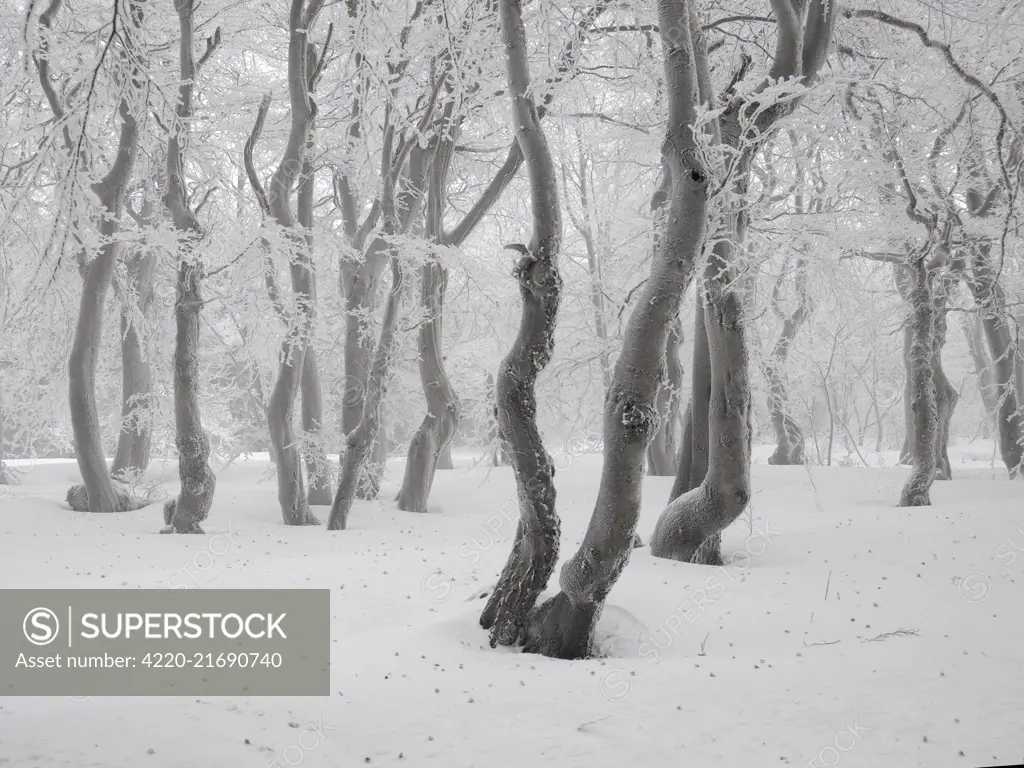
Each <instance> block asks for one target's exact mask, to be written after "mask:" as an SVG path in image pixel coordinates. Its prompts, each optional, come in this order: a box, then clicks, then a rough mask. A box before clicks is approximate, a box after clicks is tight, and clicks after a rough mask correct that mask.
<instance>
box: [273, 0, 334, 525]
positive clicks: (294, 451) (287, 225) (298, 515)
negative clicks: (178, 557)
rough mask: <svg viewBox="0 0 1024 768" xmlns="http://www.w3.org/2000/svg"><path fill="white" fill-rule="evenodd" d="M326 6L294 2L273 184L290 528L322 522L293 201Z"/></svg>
mask: <svg viewBox="0 0 1024 768" xmlns="http://www.w3.org/2000/svg"><path fill="white" fill-rule="evenodd" d="M322 7H323V0H292V3H291V9H290V11H289V15H288V31H289V38H288V94H289V102H290V106H291V130H290V131H289V134H288V141H287V144H286V146H285V151H284V155H283V157H282V158H281V163H280V165H279V166H278V167H277V170H276V171H275V172H274V175H273V177H272V179H271V181H270V194H269V204H270V212H271V214H272V215H273V217H274V221H275V222H276V223H277V225H278V226H279V227H281V229H282V231H283V233H284V234H285V237H286V238H287V242H288V249H289V259H288V261H289V274H290V277H291V286H292V293H293V294H294V298H295V301H294V310H293V311H292V312H291V313H289V316H288V320H289V327H288V331H287V333H286V335H285V338H284V340H283V341H282V343H281V367H280V370H279V371H278V376H277V382H276V383H275V385H274V390H273V392H272V393H271V395H270V404H269V420H270V437H271V441H272V442H273V444H274V455H275V457H276V459H277V483H278V491H277V495H278V501H279V502H280V504H281V514H282V516H283V517H284V522H285V524H286V525H318V524H319V520H317V518H316V517H315V516H314V515H313V513H312V512H311V511H310V509H309V499H308V497H307V495H306V483H305V478H304V477H303V473H302V465H301V461H300V457H299V446H298V442H297V440H296V437H295V430H294V426H293V418H294V407H295V397H296V394H297V393H298V391H299V386H300V379H301V377H302V371H303V368H304V365H305V363H304V359H305V355H306V350H307V348H308V346H309V343H310V338H311V335H312V327H313V300H314V294H315V288H314V285H313V282H314V275H313V270H312V266H311V254H310V251H309V244H308V242H307V241H306V239H305V237H304V236H303V233H302V232H301V223H300V222H299V221H297V220H296V217H295V213H294V212H293V208H292V202H291V197H292V190H293V189H294V187H295V183H296V180H297V178H298V177H299V176H300V175H301V173H302V171H303V170H304V169H305V170H309V165H307V164H306V163H307V158H308V157H309V155H310V153H311V152H312V149H313V148H312V141H313V135H312V126H313V121H314V119H315V117H316V105H315V104H314V102H313V98H312V94H311V92H310V85H311V83H313V82H315V73H316V71H317V66H316V65H315V57H314V56H312V55H311V53H310V52H311V46H312V43H311V42H310V41H309V34H310V30H311V28H312V25H313V23H314V21H315V20H316V17H317V15H318V14H319V13H320V9H321V8H322ZM311 63H312V64H313V70H312V71H310V66H311Z"/></svg>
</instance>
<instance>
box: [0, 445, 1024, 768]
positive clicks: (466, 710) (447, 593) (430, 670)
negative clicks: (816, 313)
mask: <svg viewBox="0 0 1024 768" xmlns="http://www.w3.org/2000/svg"><path fill="white" fill-rule="evenodd" d="M770 451H771V449H770V447H760V448H758V451H757V452H756V454H755V455H756V457H757V458H758V459H759V461H761V462H763V461H764V459H765V457H766V456H767V455H768V454H769V453H770ZM762 454H763V455H762ZM951 454H952V455H951V458H952V461H953V467H954V473H955V479H954V480H953V481H952V482H937V483H936V484H935V485H934V487H933V490H932V502H933V506H932V507H930V508H915V509H899V508H897V507H896V506H895V503H896V500H897V499H898V497H899V489H900V487H901V484H902V482H903V480H904V479H905V477H906V475H907V470H906V468H895V467H885V468H870V469H868V468H864V467H838V466H837V467H818V466H814V467H808V468H804V467H768V466H765V465H763V463H761V464H757V465H755V467H754V473H753V479H754V496H753V504H752V512H751V516H750V518H749V519H748V518H747V517H746V516H745V517H744V518H743V519H741V520H740V521H739V522H737V524H735V525H734V526H733V527H732V528H730V529H729V530H728V531H727V532H726V534H725V537H724V546H723V555H724V556H725V557H726V559H727V561H729V560H730V558H731V564H730V565H727V566H726V567H724V568H707V567H699V566H692V565H685V564H681V563H674V562H668V561H663V560H655V559H653V558H651V556H650V553H649V551H648V550H647V549H646V548H643V549H638V550H636V551H635V552H634V553H633V556H632V560H631V562H630V564H629V566H628V567H627V568H626V570H625V572H624V574H623V576H622V579H621V580H620V582H619V583H618V584H617V585H616V587H615V589H614V590H613V592H612V594H611V596H610V600H609V604H608V607H607V609H606V610H605V613H604V616H603V617H602V620H601V623H600V626H599V631H598V635H599V637H598V641H599V646H600V647H601V648H602V650H603V652H604V653H605V654H607V656H606V658H602V659H594V660H588V661H579V662H564V661H555V660H550V659H546V658H541V657H536V656H530V655H523V654H520V653H518V652H516V651H510V650H508V649H499V650H492V649H490V648H489V647H487V637H486V633H485V632H484V631H483V630H481V629H480V628H479V626H478V624H477V617H478V615H479V612H480V610H481V608H482V607H483V602H482V601H481V600H480V599H478V596H479V594H480V593H481V592H482V591H483V590H485V589H486V588H487V587H488V586H489V585H490V584H491V583H493V581H494V580H495V578H496V577H497V573H498V571H499V569H500V567H501V565H502V564H503V563H504V560H505V557H506V556H507V554H508V550H509V546H510V541H511V537H512V536H513V534H514V532H515V514H516V510H515V494H514V485H513V481H512V476H511V471H510V470H509V469H508V468H498V469H492V470H488V469H487V468H485V467H482V466H480V465H477V466H475V467H472V468H470V466H469V465H470V464H471V463H472V462H471V460H470V458H468V457H461V460H460V457H456V463H457V464H458V465H459V468H458V469H456V470H454V471H439V472H438V473H437V479H436V481H435V486H434V490H433V493H432V497H431V500H432V503H431V509H430V512H429V513H428V514H425V515H416V514H411V513H403V512H399V511H397V510H396V508H395V506H394V503H393V502H392V501H391V499H392V498H393V497H394V495H395V493H396V492H397V490H398V487H399V484H400V481H401V470H402V462H394V463H393V464H392V465H391V466H389V470H388V475H387V477H386V480H385V484H384V488H383V492H382V494H381V498H382V499H385V500H386V501H379V502H356V505H355V507H354V509H353V513H352V516H351V518H350V524H351V529H350V530H347V531H340V532H332V533H327V532H326V531H324V530H323V529H315V528H314V529H308V528H295V529H292V528H286V527H285V526H284V525H283V523H282V522H281V516H280V512H279V510H278V509H277V506H276V494H275V485H274V480H273V478H272V477H270V476H269V474H268V467H267V461H266V458H265V457H255V458H252V459H250V460H248V461H239V462H237V463H235V464H234V465H232V466H231V467H229V468H228V469H226V470H224V471H222V472H221V473H220V478H219V482H218V487H217V497H216V501H215V504H214V509H213V513H212V515H211V517H210V520H209V521H208V524H207V526H206V528H207V535H206V536H160V535H158V534H157V531H158V530H159V528H160V526H161V522H162V521H161V519H160V507H159V506H158V505H156V504H154V505H153V506H150V507H148V508H146V509H143V510H139V511H136V512H129V513H123V514H118V515H89V514H78V513H73V512H71V511H69V510H67V509H66V508H64V502H63V497H64V493H65V492H66V490H67V487H68V485H70V484H71V483H72V482H76V481H77V480H76V478H77V468H76V467H75V465H74V463H73V462H60V461H56V462H39V463H36V464H35V465H34V466H32V467H31V468H30V471H28V472H27V473H26V474H25V475H24V476H23V477H22V478H21V483H20V484H19V485H18V486H15V487H14V488H13V489H12V491H11V493H10V494H8V495H6V497H3V498H0V564H2V565H0V587H3V588H25V587H32V588H48V587H49V588H62V587H63V588H68V587H71V588H85V587H109V588H120V587H124V588H153V587H169V586H176V585H181V584H187V585H188V586H192V587H197V588H213V587H219V588H226V587H227V588H230V587H239V588H242V587H245V588H252V587H329V588H330V589H331V590H332V595H331V601H332V602H331V610H332V613H333V618H332V647H333V652H332V671H331V687H332V690H333V691H334V693H333V695H332V696H331V697H330V698H270V697H266V698H249V699H245V698H210V697H203V698H201V699H195V698H185V697H182V698H171V697H150V698H132V699H126V698H92V699H88V700H84V701H78V700H73V699H70V698H31V697H24V698H10V697H8V698H5V699H0V766H4V767H5V768H6V766H10V767H11V768H48V767H49V766H65V765H67V766H75V767H76V768H87V767H89V766H96V767H97V768H139V766H145V767H146V768H190V767H191V766H203V768H222V767H223V768H249V767H250V766H251V767H252V768H264V766H287V765H299V764H301V765H302V766H303V768H321V767H324V768H327V767H328V766H330V767H332V768H333V767H339V766H355V765H366V764H369V765H376V766H401V765H408V766H414V767H415V768H420V767H421V766H423V767H428V766H438V767H439V768H441V767H443V768H462V767H466V768H468V767H470V766H480V767H483V766H537V765H558V766H588V768H589V767H592V766H618V765H651V766H661V765H675V764H679V765H690V766H708V765H720V766H728V767H730V768H731V767H732V766H740V765H751V766H767V765H779V764H788V765H795V766H807V765H816V766H821V765H824V766H831V765H836V764H837V763H840V764H841V765H842V766H843V768H847V767H848V766H872V768H885V767H886V766H893V767H895V766H915V765H917V766H929V768H941V766H978V765H991V764H996V763H1014V762H1021V761H1024V729H1022V728H1021V722H1022V720H1024V717H1022V715H1024V687H1022V685H1021V683H1022V681H1024V658H1022V655H1021V653H1020V638H1021V635H1022V630H1024V618H1022V615H1024V614H1022V612H1021V610H1020V607H1021V604H1022V598H1024V590H1022V583H1024V579H1022V577H1024V558H1021V557H1019V556H1018V553H1019V552H1024V503H1022V499H1024V485H1021V484H1020V483H1019V482H1011V481H1009V480H1007V479H1006V478H1005V477H1004V473H1003V472H1002V470H1001V468H1000V467H998V466H997V467H995V468H991V467H990V458H991V445H990V444H987V445H982V446H981V447H979V444H978V443H976V444H975V445H974V446H963V447H957V448H955V449H954V450H953V451H951ZM866 458H867V459H868V461H869V463H872V462H873V461H875V460H887V461H889V463H892V462H891V458H892V457H891V456H889V457H874V458H872V457H870V456H866ZM565 459H566V457H561V458H560V459H559V465H558V473H557V476H556V483H557V487H558V501H557V504H558V511H559V514H560V515H561V517H562V519H563V537H562V555H563V558H565V557H568V556H570V555H571V554H572V553H573V552H574V550H575V547H576V545H577V544H578V542H579V540H580V539H581V537H582V534H583V530H584V528H585V526H586V524H587V521H588V518H589V515H590V512H591V509H592V505H593V502H594V498H595V495H596V492H597V488H596V480H597V477H598V474H599V471H600V457H599V456H594V455H586V456H580V457H576V458H575V459H573V460H572V461H566V460H565ZM858 463H859V461H858ZM149 476H150V477H151V478H154V479H161V478H163V479H166V478H172V477H173V476H174V467H173V465H170V464H164V465H156V466H154V467H153V468H152V469H151V470H150V473H149ZM671 482H672V478H668V477H666V478H647V479H646V480H645V485H644V506H643V513H642V516H641V521H640V528H639V532H640V534H641V536H642V537H643V539H644V541H645V542H646V541H647V540H648V538H649V535H650V532H651V530H652V529H653V527H654V523H655V520H656V519H657V515H658V513H659V512H660V510H661V507H662V506H663V503H664V501H665V497H666V496H667V494H668V491H669V487H670V485H671ZM166 488H167V491H168V492H169V493H170V492H173V491H174V487H173V484H172V483H168V484H167V485H166ZM320 516H321V518H322V519H323V518H325V517H326V515H325V514H321V515H320ZM554 586H555V585H554V584H552V587H554ZM898 630H909V632H907V633H904V634H897V635H889V636H887V637H882V638H879V639H876V640H871V638H876V637H878V636H879V635H883V634H885V633H894V632H897V631H898Z"/></svg>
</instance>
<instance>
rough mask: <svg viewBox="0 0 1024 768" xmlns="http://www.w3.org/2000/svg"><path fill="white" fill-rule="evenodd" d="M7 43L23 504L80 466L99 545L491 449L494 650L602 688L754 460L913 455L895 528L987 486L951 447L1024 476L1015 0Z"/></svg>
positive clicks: (228, 3) (17, 442)
mask: <svg viewBox="0 0 1024 768" xmlns="http://www.w3.org/2000/svg"><path fill="white" fill-rule="evenodd" d="M848 1H849V0H848ZM0 18H2V24H0V50H2V51H3V53H2V58H0V291H2V299H0V483H3V484H5V485H6V484H10V485H11V486H16V485H17V484H18V483H19V482H20V481H21V479H22V478H21V476H22V474H24V473H25V472H26V467H29V466H30V465H31V464H32V463H33V462H35V461H39V460H43V459H59V458H64V459H72V458H73V459H74V460H75V462H77V470H78V474H79V477H80V481H79V482H76V483H75V484H74V485H73V486H72V487H70V488H69V489H67V492H66V503H67V505H68V506H69V507H70V509H71V510H73V511H75V512H78V513H83V514H84V513H92V514H95V515H102V514H109V513H118V512H128V511H131V510H140V509H142V508H145V507H148V506H149V505H154V506H153V509H152V512H151V516H152V519H153V529H154V531H156V530H158V529H159V530H161V532H164V533H168V534H200V533H202V532H203V526H204V525H205V524H207V521H208V520H211V521H212V518H211V515H210V512H211V508H212V507H213V505H214V502H215V499H216V496H217V493H218V485H217V478H218V474H219V473H221V472H222V471H223V470H224V469H225V468H226V467H229V466H231V465H232V464H234V463H240V462H245V461H247V460H248V458H249V457H250V456H252V455H255V454H267V455H269V460H270V461H269V466H270V470H271V471H272V472H273V473H274V474H273V476H274V478H275V479H274V483H273V485H274V487H276V493H277V495H276V507H277V508H279V511H280V515H281V518H280V519H281V520H282V521H283V524H284V525H286V526H322V527H324V528H326V530H328V531H339V532H341V533H338V534H336V535H338V536H344V535H345V533H344V531H345V529H346V528H348V527H349V523H350V518H351V517H352V515H354V514H360V513H359V511H358V510H360V509H362V508H361V507H359V503H360V502H361V501H365V500H380V501H381V502H382V503H387V504H393V505H394V506H396V507H397V509H398V510H400V511H402V512H405V513H409V514H411V515H415V514H424V513H428V512H429V513H431V514H432V513H433V512H432V510H430V509H428V504H429V503H430V500H431V490H432V487H433V485H434V481H435V479H436V478H437V477H438V476H439V475H441V474H443V473H446V472H458V471H459V470H458V469H455V468H454V466H455V463H454V462H453V454H455V455H456V456H460V455H472V456H473V457H474V458H473V459H472V461H473V462H474V463H475V464H476V463H479V464H481V465H490V466H492V467H494V471H496V472H497V471H500V468H501V467H506V468H510V471H511V473H512V475H513V477H514V479H515V484H516V489H517V491H516V501H517V506H518V527H517V528H516V532H515V536H514V537H513V540H512V542H511V551H510V552H509V555H508V560H507V563H506V565H505V567H504V569H503V570H502V572H501V573H500V576H499V577H498V579H497V583H496V584H495V585H494V587H493V589H492V590H490V592H489V594H488V597H487V599H486V602H485V603H484V604H483V605H482V609H481V611H480V618H479V621H480V624H481V626H482V627H483V628H484V629H485V630H487V631H488V632H489V642H490V644H491V646H492V647H493V646H498V645H501V646H522V648H523V649H524V650H525V651H527V652H534V653H538V654H543V655H546V656H551V657H556V658H564V659H582V658H588V657H589V656H591V655H592V653H593V650H594V632H595V627H596V624H597V622H598V620H599V618H600V616H601V613H602V610H603V608H604V605H605V601H606V598H607V596H608V594H609V592H610V591H611V590H612V587H613V586H614V585H615V584H616V582H617V581H618V580H619V578H620V576H621V575H622V573H623V571H624V569H626V567H627V563H628V562H629V560H630V557H631V555H632V553H633V552H634V550H635V549H636V547H639V546H649V547H650V554H651V555H652V556H653V557H655V558H663V559H668V560H675V561H682V562H685V563H693V564H698V565H705V566H715V565H722V563H723V559H722V551H721V536H722V532H723V531H724V530H726V529H727V528H728V527H729V526H730V525H732V524H733V523H734V522H735V521H737V520H738V519H739V518H741V516H742V515H743V514H744V513H745V511H747V509H748V506H749V504H750V501H751V497H752V494H753V493H754V492H755V490H754V489H752V486H751V463H752V451H753V450H754V448H755V447H756V446H762V445H770V446H773V452H772V453H771V456H770V458H769V459H768V464H770V465H771V466H772V468H774V467H777V466H781V465H797V466H805V467H812V466H837V467H838V466H848V467H854V466H863V467H868V466H878V463H877V457H878V456H879V455H880V454H882V453H883V452H885V451H898V452H899V454H900V462H901V463H902V464H904V465H906V467H909V473H908V474H907V476H906V481H905V483H904V484H903V487H902V490H901V491H900V492H899V493H898V494H894V495H893V498H891V504H892V506H893V507H897V506H900V507H928V506H929V505H930V504H931V503H932V502H931V496H932V495H933V494H934V493H935V492H936V490H935V486H936V485H941V484H945V483H953V484H955V483H956V482H957V473H958V469H957V467H956V466H954V464H953V463H952V462H951V461H950V458H949V446H950V445H952V444H954V443H956V442H958V441H959V442H966V441H972V440H976V439H984V440H991V441H992V445H993V446H994V448H993V451H994V453H993V456H992V457H991V461H992V463H993V464H994V465H995V466H996V467H998V468H999V471H1000V472H1001V473H1003V474H1005V476H1007V477H1009V478H1013V479H1014V480H1013V482H1015V483H1017V482H1019V481H1020V476H1021V472H1022V462H1024V407H1022V406H1024V350H1022V346H1021V333H1020V327H1021V323H1022V322H1024V260H1022V249H1024V232H1022V229H1021V227H1022V224H1024V222H1022V217H1021V214H1022V212H1024V206H1022V203H1021V199H1020V194H1021V181H1022V174H1024V2H1022V1H1021V0H1016V1H1015V2H1014V1H1013V0H1008V1H1007V2H1004V0H980V1H979V2H974V3H964V2H959V1H957V2H938V3H934V4H932V3H929V2H927V1H926V0H863V2H860V3H856V2H851V3H850V4H842V5H841V4H839V3H837V2H835V1H834V0H659V1H658V2H649V3H636V2H625V0H565V1H557V2H547V1H545V2H524V1H523V0H409V1H408V2H407V3H394V2H384V1H382V0H333V1H332V2H326V0H288V2H284V1H283V0H282V1H281V2H271V3H266V2H255V1H254V0H102V1H100V0H14V1H13V2H9V3H6V4H5V5H4V7H3V9H2V10H0ZM591 453H593V454H600V455H601V456H602V457H603V463H602V464H601V469H600V473H599V476H598V475H595V476H594V477H592V478H591V482H592V484H593V485H594V486H595V488H596V494H597V495H596V502H595V504H594V507H593V512H592V517H591V518H590V523H589V526H588V527H587V529H586V532H585V535H584V536H583V539H582V541H581V543H580V544H579V547H578V549H576V550H575V552H562V551H561V550H560V545H561V544H562V542H561V536H560V519H559V514H558V506H559V503H560V498H556V492H555V477H556V474H557V473H558V472H559V471H560V470H561V468H562V466H561V464H562V462H564V460H565V459H566V457H570V458H571V457H572V456H576V455H582V454H591ZM168 457H169V458H170V460H171V461H173V462H174V463H175V464H176V472H177V476H178V483H179V485H178V486H177V487H178V490H177V491H176V495H175V496H174V497H172V498H168V499H166V500H165V499H160V498H158V496H157V494H156V493H155V489H154V488H153V487H151V485H150V484H149V481H148V480H147V479H146V472H147V470H148V469H149V468H150V466H151V464H153V463H155V462H157V461H158V460H163V459H165V458H168ZM401 459H404V465H403V466H404V468H403V469H402V475H401V483H400V489H398V491H397V493H395V494H391V495H389V496H388V498H386V499H385V498H383V496H384V490H383V489H382V480H381V478H382V474H383V472H384V470H385V468H386V466H387V465H388V462H389V461H395V460H401ZM780 471H781V470H780ZM649 476H665V477H668V478H673V480H672V486H671V492H670V494H669V496H668V497H667V498H665V499H663V503H664V509H663V511H662V513H661V515H660V518H659V519H658V521H657V524H656V526H655V527H654V529H653V533H651V535H650V537H649V538H648V532H647V531H640V532H638V531H637V521H638V516H639V513H640V507H641V491H642V488H643V480H644V478H645V477H649ZM61 492H62V494H63V490H62V491H61ZM389 493H390V492H389ZM157 504H160V506H156V505H157ZM157 509H161V510H162V526H161V520H160V517H161V515H160V514H159V513H157V512H156V510H157ZM66 514H72V512H67V513H66ZM214 514H216V513H214ZM281 535H282V536H283V535H287V531H286V532H285V533H282V534H281ZM560 555H563V556H565V555H568V559H565V560H564V562H563V563H562V565H561V568H560V569H558V571H557V572H556V565H557V564H558V563H559V561H560V560H559V558H560ZM549 587H551V588H553V589H554V588H556V587H557V591H556V592H555V593H554V594H553V596H550V597H547V596H545V597H544V598H543V599H542V595H543V594H544V593H545V591H546V590H547V589H548V588H549ZM396 655H397V654H396Z"/></svg>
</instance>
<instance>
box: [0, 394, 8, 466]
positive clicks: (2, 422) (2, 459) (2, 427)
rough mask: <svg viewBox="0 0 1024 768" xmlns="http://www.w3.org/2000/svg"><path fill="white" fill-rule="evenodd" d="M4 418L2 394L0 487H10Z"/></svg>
mask: <svg viewBox="0 0 1024 768" xmlns="http://www.w3.org/2000/svg"><path fill="white" fill-rule="evenodd" d="M4 416H5V414H4V407H3V392H0V485H10V484H11V478H10V476H9V475H8V474H7V464H5V463H4Z"/></svg>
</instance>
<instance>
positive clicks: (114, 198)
mask: <svg viewBox="0 0 1024 768" xmlns="http://www.w3.org/2000/svg"><path fill="white" fill-rule="evenodd" d="M127 10H128V13H126V14H122V15H121V18H120V22H121V25H122V27H123V28H122V33H121V35H120V40H121V41H122V44H123V45H125V46H126V47H129V48H132V49H133V50H132V51H131V52H130V54H129V55H128V57H127V58H128V60H129V61H130V62H131V67H130V70H129V72H128V74H127V78H126V82H125V84H124V86H125V88H124V96H123V97H122V99H121V101H120V103H119V106H118V112H119V115H120V118H121V127H120V132H119V136H118V144H117V156H116V158H115V159H114V162H113V163H112V164H111V166H110V169H109V171H108V172H107V174H106V175H105V176H104V177H103V178H102V179H101V180H100V181H98V182H96V183H95V184H93V185H92V191H93V193H94V194H95V195H96V197H97V198H98V199H99V202H100V208H101V210H102V211H103V212H102V213H100V214H98V219H99V232H100V237H101V239H102V240H103V243H104V244H103V245H102V246H101V247H100V250H99V253H97V254H96V256H95V257H94V258H93V259H92V260H91V261H89V262H88V263H87V264H84V265H83V268H82V271H83V276H84V278H85V280H84V284H83V286H82V299H81V302H80V304H79V310H78V324H77V325H76V327H75V336H74V340H73V342H72V346H71V354H70V356H69V359H68V395H69V401H70V403H69V404H70V409H71V429H72V432H73V434H74V442H75V457H76V458H77V460H78V468H79V471H81V473H82V480H83V482H84V485H82V486H73V487H72V488H70V489H69V490H68V494H67V501H68V503H69V505H70V506H71V508H72V509H75V510H77V511H83V512H84V511H88V512H121V511H125V510H130V509H138V508H139V507H141V506H143V502H142V501H140V500H139V499H135V498H133V497H132V496H130V495H129V494H128V493H127V492H126V491H125V490H124V489H123V488H121V487H120V485H119V484H116V483H115V482H114V481H113V480H112V479H111V476H110V471H109V470H108V468H107V462H106V459H105V457H104V455H103V441H102V436H101V434H100V423H99V414H98V411H97V408H96V355H97V353H98V350H99V346H100V341H101V339H102V336H103V313H104V308H105V306H106V300H107V293H108V292H109V290H110V284H111V280H112V279H113V275H114V270H115V266H116V263H117V259H118V257H119V255H120V253H121V244H120V242H118V239H117V236H118V233H119V232H120V227H121V223H120V220H121V217H122V215H123V214H124V201H125V193H126V190H127V186H128V182H129V180H130V179H131V175H132V169H133V168H134V165H135V157H136V154H137V150H138V140H139V123H138V120H137V117H136V115H137V114H138V113H139V109H138V105H136V104H134V103H133V99H134V98H138V97H139V94H140V93H141V92H142V90H143V85H142V78H143V72H142V63H143V62H144V54H143V52H142V50H141V48H140V47H139V45H138V41H137V40H136V39H135V37H136V35H137V34H138V31H139V28H140V27H141V24H142V3H141V2H140V1H138V0H133V2H130V3H129V4H128V8H127Z"/></svg>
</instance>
